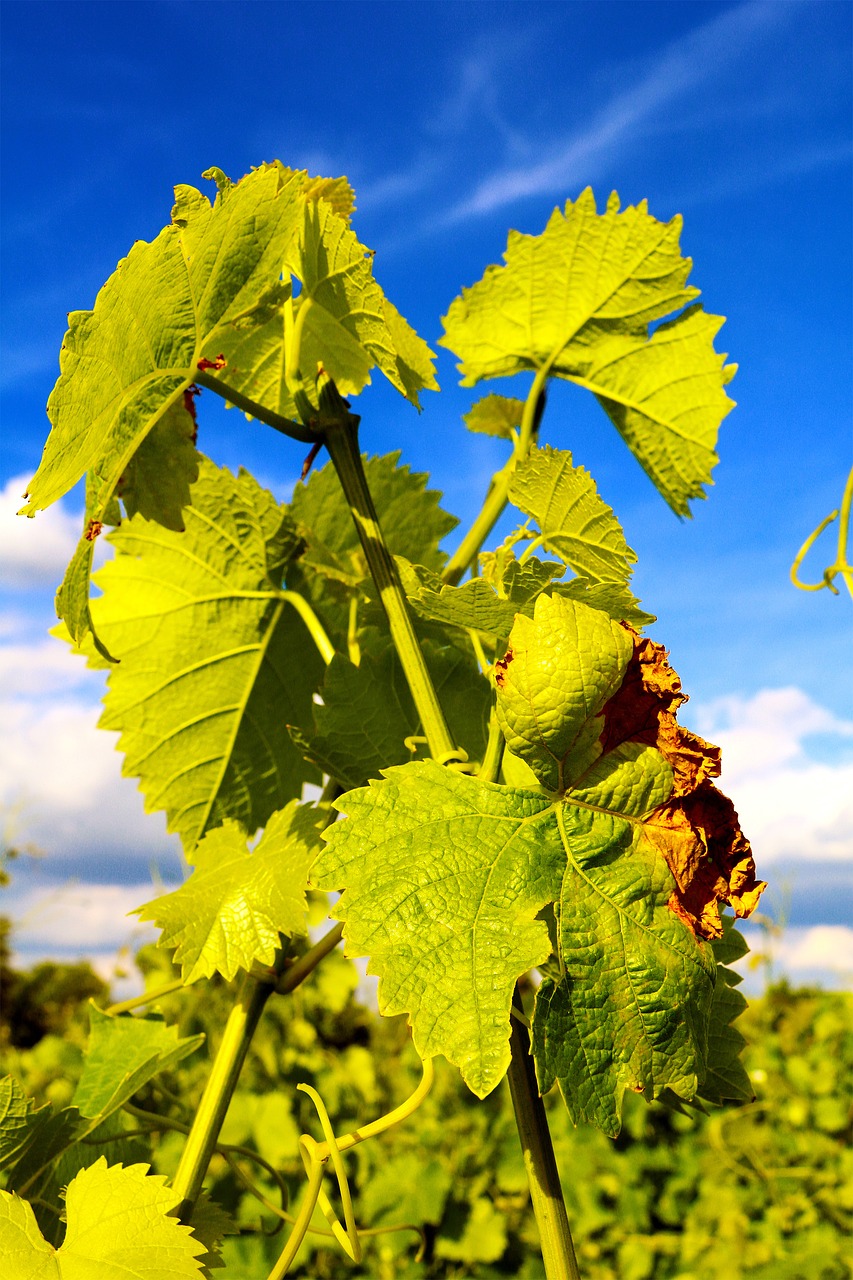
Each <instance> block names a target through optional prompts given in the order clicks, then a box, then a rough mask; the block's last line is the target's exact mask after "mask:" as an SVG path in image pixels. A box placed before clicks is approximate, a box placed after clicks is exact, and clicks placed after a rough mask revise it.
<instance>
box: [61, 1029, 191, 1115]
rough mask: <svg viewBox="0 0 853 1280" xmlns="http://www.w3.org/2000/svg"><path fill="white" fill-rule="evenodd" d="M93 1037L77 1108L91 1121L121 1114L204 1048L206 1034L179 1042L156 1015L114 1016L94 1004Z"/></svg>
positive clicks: (80, 1083) (176, 1035)
mask: <svg viewBox="0 0 853 1280" xmlns="http://www.w3.org/2000/svg"><path fill="white" fill-rule="evenodd" d="M89 1018H90V1034H89V1044H88V1047H87V1050H86V1061H85V1064H84V1066H83V1074H82V1075H81V1077H80V1080H79V1082H78V1084H77V1089H76V1090H75V1093H74V1105H75V1106H76V1107H77V1109H78V1110H79V1112H80V1114H81V1115H82V1116H85V1117H86V1119H87V1120H93V1119H98V1120H103V1119H104V1118H105V1117H106V1116H109V1115H111V1114H112V1113H113V1112H114V1111H118V1109H119V1108H120V1107H123V1106H124V1104H125V1103H126V1102H127V1101H128V1099H129V1098H132V1097H133V1095H134V1094H135V1093H136V1092H138V1090H139V1089H141V1088H142V1086H143V1085H144V1084H146V1083H147V1081H149V1080H150V1079H151V1078H152V1077H153V1076H155V1075H157V1074H158V1073H159V1072H161V1071H166V1070H168V1069H169V1068H170V1067H173V1066H174V1065H175V1063H177V1062H180V1061H181V1060H182V1059H183V1058H186V1057H187V1056H188V1055H189V1054H191V1053H194V1052H195V1051H196V1049H198V1047H199V1046H200V1045H201V1044H202V1043H203V1041H204V1036H203V1035H201V1034H200V1035H195V1036H185V1037H184V1038H183V1039H180V1038H179V1036H178V1029H177V1027H170V1026H167V1024H166V1023H165V1022H164V1020H163V1018H161V1017H160V1016H159V1015H157V1014H151V1015H149V1016H148V1017H146V1018H134V1017H131V1016H130V1015H129V1014H122V1015H121V1016H119V1017H113V1016H111V1015H110V1014H108V1013H104V1012H103V1010H101V1009H99V1008H98V1007H97V1005H94V1004H90V1006H89Z"/></svg>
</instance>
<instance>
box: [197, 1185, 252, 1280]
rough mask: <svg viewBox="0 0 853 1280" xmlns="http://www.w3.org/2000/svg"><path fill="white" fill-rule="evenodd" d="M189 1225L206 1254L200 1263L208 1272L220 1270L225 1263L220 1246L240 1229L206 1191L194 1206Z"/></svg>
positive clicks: (200, 1258)
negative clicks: (226, 1238) (226, 1237)
mask: <svg viewBox="0 0 853 1280" xmlns="http://www.w3.org/2000/svg"><path fill="white" fill-rule="evenodd" d="M189 1225H190V1226H191V1227H192V1233H193V1236H194V1237H195V1238H196V1240H199V1241H201V1243H202V1244H203V1245H204V1247H205V1250H206V1252H205V1253H202V1254H200V1255H199V1262H200V1263H201V1264H202V1266H203V1267H205V1268H206V1269H207V1270H208V1271H215V1270H218V1269H219V1268H220V1267H224V1266H225V1263H224V1262H223V1260H222V1257H221V1255H220V1253H219V1246H220V1245H221V1243H222V1241H223V1240H224V1238H225V1236H236V1235H239V1234H240V1229H239V1227H238V1226H237V1225H236V1223H235V1222H234V1219H233V1218H232V1217H231V1214H230V1213H228V1212H227V1210H225V1209H223V1208H222V1205H220V1204H217V1203H216V1201H215V1200H211V1198H210V1196H209V1195H208V1194H207V1192H206V1191H202V1192H201V1194H200V1195H199V1197H198V1199H197V1200H196V1202H195V1204H194V1205H193V1212H192V1217H191V1218H190V1223H189Z"/></svg>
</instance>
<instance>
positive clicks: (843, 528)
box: [791, 468, 853, 596]
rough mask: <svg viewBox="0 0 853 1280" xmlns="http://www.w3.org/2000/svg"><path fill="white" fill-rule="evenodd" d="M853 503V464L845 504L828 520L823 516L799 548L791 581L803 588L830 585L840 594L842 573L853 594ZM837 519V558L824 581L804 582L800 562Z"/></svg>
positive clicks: (826, 572) (831, 588)
mask: <svg viewBox="0 0 853 1280" xmlns="http://www.w3.org/2000/svg"><path fill="white" fill-rule="evenodd" d="M851 505H853V468H851V471H850V475H849V476H848V477H847V484H846V486H845V489H844V497H843V498H842V499H841V506H840V507H839V509H838V510H837V511H832V512H830V514H829V515H828V516H827V517H826V519H825V520H821V522H820V524H819V525H818V526H817V528H816V529H815V530H814V532H813V533H810V534H809V536H808V537H807V538H806V540H805V542H804V543H803V545H802V546H801V547H800V549H799V551H798V552H797V555H796V558H795V559H794V563H793V564H792V565H791V581H792V582H793V584H794V586H795V587H799V589H800V590H801V591H822V590H823V589H824V587H828V588H829V590H830V591H831V592H832V593H833V595H836V596H837V595H838V588H837V587H836V585H835V583H834V581H833V579H835V578H836V577H837V576H838V574H841V576H842V578H843V579H844V581H845V582H846V584H847V589H848V591H849V592H850V594H851V596H853V565H851V564H850V562H849V560H848V559H847V539H848V533H849V528H850V508H851ZM834 520H838V550H837V552H836V555H835V561H834V563H833V564H831V565H830V566H829V567H828V568H827V569H824V571H823V578H822V579H821V581H820V582H803V581H801V579H800V576H799V569H800V565H801V564H802V563H803V561H804V560H805V558H806V556H807V555H808V553H809V551H811V549H812V547H813V546H814V544H815V543H816V542H817V540H818V538H819V537H820V535H821V534H822V533H823V531H824V529H828V528H829V526H830V525H831V524H832V522H833V521H834Z"/></svg>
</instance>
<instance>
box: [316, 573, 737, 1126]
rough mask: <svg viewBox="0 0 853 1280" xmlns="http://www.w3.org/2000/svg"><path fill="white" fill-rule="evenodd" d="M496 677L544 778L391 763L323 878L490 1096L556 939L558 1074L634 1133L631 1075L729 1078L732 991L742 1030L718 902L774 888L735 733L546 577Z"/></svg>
mask: <svg viewBox="0 0 853 1280" xmlns="http://www.w3.org/2000/svg"><path fill="white" fill-rule="evenodd" d="M497 683H498V717H499V720H500V723H501V727H502V729H503V733H504V736H505V738H506V741H507V745H508V747H509V749H510V750H511V751H512V752H513V754H514V755H515V756H517V757H518V758H519V759H521V760H522V761H524V762H525V763H526V764H527V765H528V766H529V768H530V769H531V770H532V774H531V781H532V782H533V783H534V784H535V783H536V782H537V781H538V783H539V785H538V786H536V785H532V786H529V787H524V788H522V787H516V786H500V785H495V784H490V783H486V782H481V781H478V780H477V779H475V778H470V777H465V776H463V775H460V774H458V773H455V772H452V771H447V770H443V769H440V768H439V767H438V766H436V765H434V764H433V763H431V762H423V763H415V764H412V765H408V766H403V767H401V768H397V769H391V770H389V771H387V773H386V777H385V778H384V780H383V781H381V782H373V783H371V785H370V787H369V788H367V789H365V790H362V791H357V792H354V793H351V794H350V795H347V796H345V797H343V798H342V800H341V801H339V802H338V805H339V807H340V808H341V809H342V810H343V811H344V812H345V813H346V814H347V819H346V821H345V822H344V823H343V824H339V825H338V826H337V827H335V828H334V829H333V830H332V831H331V832H330V833H329V837H328V839H329V843H328V846H327V849H326V851H325V853H324V854H323V855H322V856H321V858H320V859H319V860H318V862H317V863H315V866H314V871H313V877H314V880H315V882H316V883H317V884H318V885H319V886H320V887H323V888H327V889H330V888H345V892H344V893H343V895H342V897H341V900H340V902H339V904H338V906H337V907H336V908H335V913H336V914H337V915H338V916H339V918H340V919H343V920H344V921H345V935H346V937H347V940H348V946H349V948H350V950H351V953H352V954H355V955H358V954H367V955H369V957H370V962H371V969H372V971H373V972H376V973H378V974H379V976H380V979H381V982H380V1004H381V1007H382V1009H383V1010H384V1011H385V1012H387V1013H401V1012H407V1013H408V1014H409V1017H410V1020H411V1023H412V1028H413V1033H414V1037H415V1043H416V1044H417V1046H418V1048H419V1050H420V1052H421V1053H422V1054H424V1055H430V1054H436V1053H444V1054H445V1055H446V1056H447V1057H449V1058H450V1059H451V1061H453V1062H456V1063H457V1064H458V1065H459V1066H460V1069H461V1070H462V1074H463V1076H464V1077H465V1079H466V1080H467V1082H468V1083H469V1085H470V1086H471V1088H472V1089H473V1090H474V1092H475V1093H477V1094H479V1095H480V1096H484V1095H485V1094H487V1093H488V1092H489V1091H490V1090H491V1089H493V1088H494V1086H495V1085H496V1084H497V1083H498V1081H499V1080H500V1079H501V1077H502V1076H503V1074H504V1072H505V1071H506V1068H507V1065H508V1061H509V1044H508V1040H509V1019H510V1002H511V998H512V989H513V986H514V983H515V981H516V980H517V979H518V978H519V977H520V976H521V975H522V974H523V973H525V972H526V971H527V970H529V969H531V968H533V967H535V966H541V965H544V964H545V963H546V961H549V957H551V956H552V952H553V953H554V955H553V959H552V960H551V963H550V967H549V968H548V971H547V976H546V977H545V978H544V980H543V984H542V986H541V988H540V991H539V997H538V1000H537V1008H536V1013H535V1017H534V1022H533V1040H534V1052H535V1055H536V1062H537V1070H538V1073H539V1078H540V1082H541V1084H542V1087H543V1088H547V1087H550V1085H551V1084H553V1083H554V1081H555V1080H556V1081H558V1082H559V1083H560V1085H561V1088H562V1089H563V1092H564V1094H565V1097H566V1101H567V1103H568V1105H569V1108H570V1110H571V1112H572V1114H573V1116H574V1117H575V1118H576V1119H585V1120H588V1121H591V1122H593V1123H596V1124H598V1125H600V1126H601V1127H602V1128H604V1129H605V1130H606V1131H607V1132H616V1131H617V1130H618V1127H619V1111H620V1103H621V1097H622V1093H623V1091H624V1090H625V1089H626V1088H631V1089H636V1090H640V1091H643V1092H646V1093H647V1094H648V1095H649V1096H657V1095H659V1094H660V1093H661V1092H662V1091H663V1090H665V1089H669V1090H672V1091H674V1092H676V1093H678V1094H680V1095H681V1096H683V1097H688V1098H691V1097H694V1096H696V1095H697V1094H700V1093H701V1092H702V1089H703V1086H704V1084H705V1082H706V1080H707V1079H708V1078H709V1071H711V1072H714V1073H715V1080H716V1081H717V1083H716V1084H715V1085H714V1086H712V1088H714V1089H717V1090H718V1091H719V1088H720V1087H721V1086H720V1085H719V1079H718V1077H719V1073H718V1072H716V1068H715V1066H714V1062H713V1057H712V1060H711V1062H710V1064H709V1027H710V1025H711V1018H712V1009H713V1010H715V1019H716V1018H717V1017H719V1019H721V1020H722V1021H721V1025H719V1026H716V1027H715V1030H714V1033H713V1034H714V1035H715V1036H716V1037H721V1036H722V1037H724V1036H725V1032H724V1030H723V1028H724V1026H727V1025H728V1022H729V1018H730V1014H731V1013H732V1010H731V1009H730V1008H728V1007H727V1006H726V1002H725V1000H723V1001H719V1000H718V1001H717V1002H716V1004H715V980H716V961H715V958H714V955H713V952H712V950H711V948H710V947H709V946H708V944H707V943H706V942H705V941H704V937H714V936H718V935H719V934H721V931H722V930H721V925H720V923H719V915H718V912H717V904H718V903H719V902H721V901H722V902H727V903H729V904H730V905H732V906H733V907H734V909H735V910H736V911H737V912H738V913H739V914H748V912H749V911H750V910H751V909H752V907H753V906H754V903H755V901H756V900H757V896H758V894H759V893H760V890H761V887H762V886H760V885H758V884H756V882H755V878H754V867H753V864H752V860H751V856H750V854H749V847H748V845H747V844H746V842H745V840H744V839H743V837H742V836H741V835H740V832H739V829H738V827H737V821H736V817H735V816H734V813H733V810H732V809H731V804H730V802H728V801H727V800H726V799H725V798H724V797H722V796H721V795H720V793H719V792H717V791H716V790H715V789H714V788H713V785H712V783H711V782H710V778H711V777H713V776H714V775H715V774H716V772H717V765H718V753H717V752H716V749H714V748H711V747H709V746H708V745H707V744H706V743H703V742H702V741H701V739H698V738H696V737H695V735H693V734H690V733H689V732H688V731H686V730H684V729H682V728H681V727H680V726H678V725H677V722H676V721H675V716H674V708H675V706H677V704H678V702H679V701H680V700H681V699H682V695H681V694H680V691H679V685H678V680H677V677H676V676H675V675H674V673H673V672H672V671H671V669H670V668H669V667H668V665H667V663H666V660H665V655H664V654H663V651H662V650H661V649H660V646H656V645H653V644H652V643H651V642H649V641H644V640H642V639H640V637H638V636H637V635H636V633H635V632H633V631H632V630H631V629H630V628H629V627H627V626H626V625H625V624H620V623H616V622H614V621H613V620H612V619H611V618H610V617H609V616H608V615H607V614H605V613H603V612H602V611H600V610H593V609H591V608H590V607H589V606H587V605H584V604H580V603H578V602H576V601H572V600H567V599H565V598H563V597H561V596H559V595H551V596H549V595H541V596H540V597H539V598H538V600H537V602H536V606H535V612H534V616H533V618H532V619H531V618H528V617H526V616H525V615H523V614H522V615H520V616H519V617H518V618H517V619H516V623H515V625H514V627H513V630H512V633H511V636H510V648H509V650H508V652H507V654H506V656H505V657H504V658H503V659H502V660H501V661H500V662H499V663H498V675H497ZM549 907H550V908H551V909H552V910H553V925H554V933H555V945H554V944H552V939H551V937H550V936H549V929H548V924H547V920H546V918H544V917H543V911H544V910H545V909H546V908H549ZM712 1052H713V1054H714V1055H715V1054H716V1052H717V1049H716V1048H714V1049H713V1051H712ZM729 1066H731V1064H730V1063H729ZM738 1087H740V1088H741V1089H742V1087H743V1081H742V1080H741V1081H740V1084H739V1086H738Z"/></svg>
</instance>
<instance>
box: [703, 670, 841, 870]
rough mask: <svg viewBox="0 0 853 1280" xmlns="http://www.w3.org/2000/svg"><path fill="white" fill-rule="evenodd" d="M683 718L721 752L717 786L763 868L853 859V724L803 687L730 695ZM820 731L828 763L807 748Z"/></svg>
mask: <svg viewBox="0 0 853 1280" xmlns="http://www.w3.org/2000/svg"><path fill="white" fill-rule="evenodd" d="M691 712H692V714H688V713H685V714H684V716H683V717H682V718H683V719H684V721H685V723H687V724H689V725H690V726H691V728H695V729H697V730H698V731H699V732H700V733H701V734H702V735H703V736H704V737H706V738H708V739H709V740H710V741H712V742H715V743H717V745H718V746H720V747H722V749H723V772H722V776H721V779H720V786H721V788H722V790H723V791H725V792H726V794H727V795H729V796H731V798H732V800H733V801H734V804H735V808H736V809H737V811H738V814H739V816H740V820H741V823H742V825H743V829H744V831H745V832H746V834H747V835H748V837H749V839H750V841H751V842H752V846H753V849H754V850H755V856H756V861H757V862H758V865H759V868H761V867H763V866H767V865H768V864H769V863H771V862H774V861H778V860H780V859H793V860H796V861H803V860H811V859H820V860H831V859H838V860H839V861H840V860H849V859H850V858H851V856H853V759H851V747H853V722H852V721H848V720H843V719H840V718H839V717H837V716H835V715H833V713H832V712H830V711H828V710H826V708H824V707H821V706H819V705H818V704H817V703H816V702H814V701H813V700H812V699H811V698H809V697H808V696H807V695H806V694H805V693H803V691H802V690H801V689H796V688H786V689H762V690H761V691H760V692H759V693H757V694H755V695H754V696H753V697H751V698H742V697H725V698H719V699H717V700H715V701H714V702H711V703H707V704H705V705H704V706H697V707H696V708H695V709H693V707H692V705H691ZM817 735H820V737H821V739H822V740H823V742H824V743H831V744H832V748H833V750H832V754H833V755H834V756H835V759H834V760H832V761H831V762H827V761H825V760H820V759H816V758H815V756H814V753H813V752H812V753H811V754H810V753H809V740H810V739H813V738H814V737H815V736H817Z"/></svg>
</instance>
